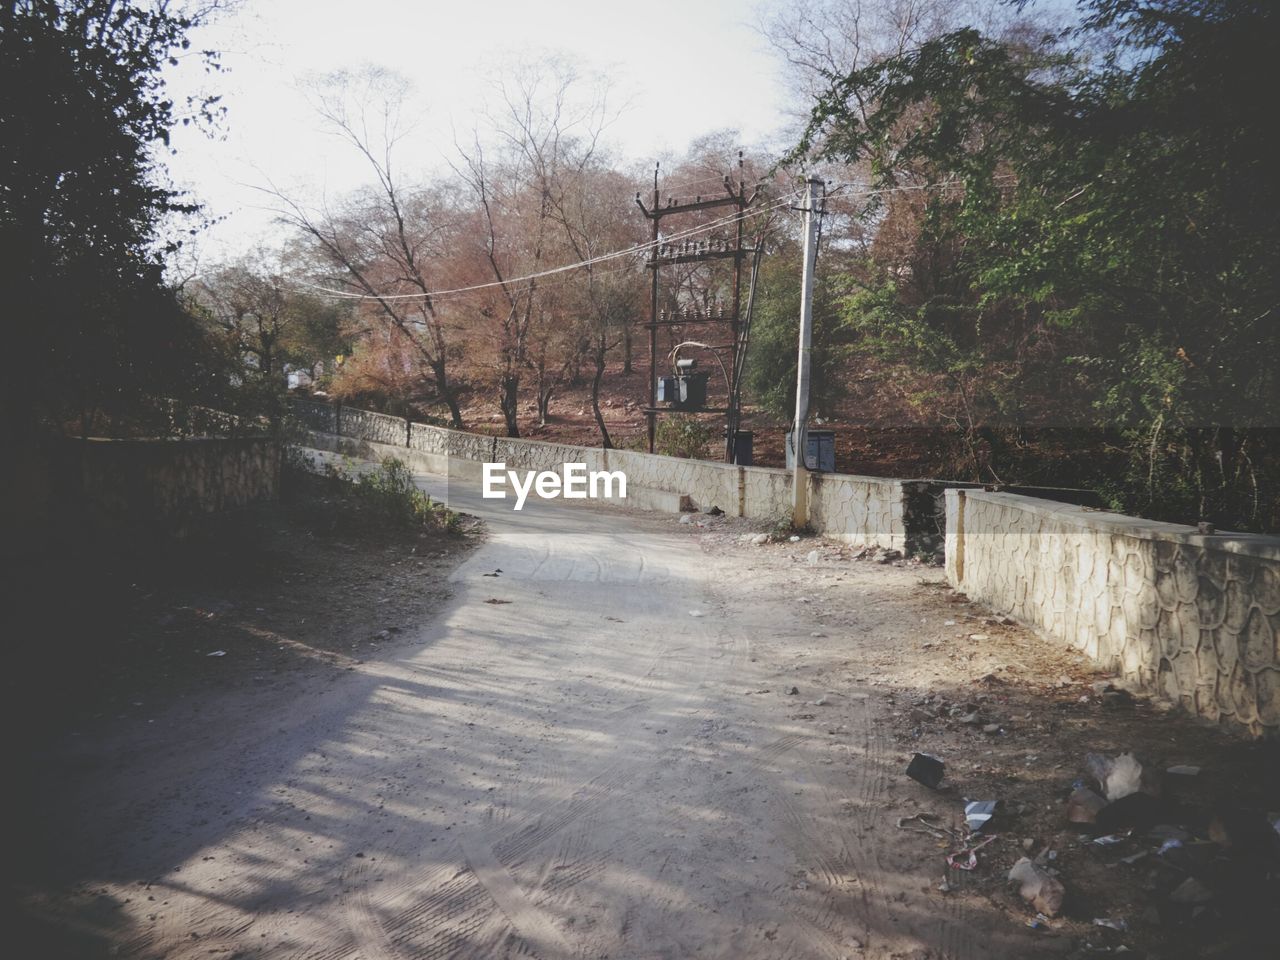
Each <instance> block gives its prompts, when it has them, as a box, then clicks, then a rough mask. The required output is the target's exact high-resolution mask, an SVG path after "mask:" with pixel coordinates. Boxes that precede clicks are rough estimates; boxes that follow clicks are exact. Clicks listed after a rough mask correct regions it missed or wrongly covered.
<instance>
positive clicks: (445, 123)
mask: <svg viewBox="0 0 1280 960" xmlns="http://www.w3.org/2000/svg"><path fill="white" fill-rule="evenodd" d="M755 23H756V2H755V0H741V2H732V0H644V2H635V3H619V2H616V0H524V2H521V0H448V2H441V0H243V3H242V6H241V8H240V10H239V11H237V12H236V13H235V14H233V15H231V16H226V17H224V18H223V19H222V20H221V21H220V22H218V23H216V24H214V25H212V26H210V27H206V28H204V29H203V30H202V31H200V32H199V33H198V34H197V35H195V36H194V37H193V41H194V42H195V44H196V45H197V46H202V47H211V48H214V49H218V50H221V51H222V52H223V64H224V66H225V67H226V68H227V69H226V70H225V71H224V72H223V73H222V74H221V75H215V76H213V77H210V78H203V77H198V76H195V75H194V74H193V73H191V72H189V71H186V70H185V69H180V70H179V71H178V72H177V75H176V77H175V79H174V91H175V92H176V93H180V94H181V93H185V92H187V91H188V90H191V89H194V86H193V85H194V84H196V83H203V84H205V85H206V86H208V87H211V88H212V89H213V90H215V91H216V92H220V93H222V94H223V98H224V99H223V102H224V104H225V105H226V107H227V108H228V115H227V119H226V130H225V139H222V140H217V141H212V140H209V139H207V138H206V137H204V136H203V135H201V134H195V133H192V132H190V131H180V135H179V136H176V137H175V140H174V145H175V146H176V147H177V149H178V155H177V156H176V157H173V158H171V160H170V169H171V171H172V173H173V176H174V178H175V180H176V181H177V183H178V184H179V185H180V186H183V187H186V188H189V189H191V190H192V191H193V192H194V193H195V195H196V196H197V197H198V198H199V199H200V200H202V201H203V202H204V203H205V204H206V208H207V212H208V213H210V214H212V215H214V216H220V217H224V218H225V219H224V221H223V222H222V223H220V224H219V225H217V226H216V227H215V228H214V229H213V230H212V232H211V234H210V235H208V236H206V237H204V238H202V239H201V241H200V243H199V246H200V249H201V251H202V254H203V256H204V257H212V258H221V257H225V256H234V255H235V254H236V253H238V252H240V251H242V250H244V249H245V248H246V247H248V246H251V245H252V244H253V243H255V242H257V241H265V242H267V243H268V244H270V243H271V241H272V239H273V238H278V237H279V235H280V228H278V227H275V226H273V225H272V222H271V214H270V212H269V211H268V210H267V209H265V207H267V206H268V205H269V202H270V201H269V199H268V198H266V197H265V196H264V195H263V194H262V193H261V192H260V191H259V190H256V189H254V188H255V187H264V186H267V185H268V183H270V182H274V183H275V184H277V185H278V186H280V187H281V188H284V189H286V190H287V191H289V192H290V193H291V194H295V195H303V196H310V197H313V198H314V197H319V196H320V195H321V194H322V193H324V194H328V195H329V196H334V195H340V194H342V193H343V192H345V191H347V190H349V189H351V188H353V187H355V186H358V185H360V184H361V183H363V182H365V181H366V180H367V179H368V175H367V169H366V167H364V166H362V163H361V160H360V158H359V157H358V156H357V155H356V154H355V152H354V151H353V150H352V148H351V147H350V146H349V145H346V144H344V143H342V142H340V141H338V140H337V139H335V138H334V137H333V136H331V135H328V134H326V133H325V132H324V131H323V128H322V125H321V123H320V121H319V120H318V118H317V117H316V116H315V114H314V111H313V109H312V107H311V106H310V105H309V104H308V102H307V100H306V99H305V97H304V95H303V94H302V92H301V89H300V81H303V80H305V78H306V77H307V76H309V75H315V74H322V73H327V72H330V71H333V70H338V69H342V68H357V67H359V66H361V65H364V64H368V63H374V64H377V65H379V66H383V67H388V68H392V69H394V70H397V71H399V72H401V73H403V74H404V75H405V76H407V77H408V78H409V79H410V80H411V81H412V82H413V84H414V86H415V91H416V100H415V105H416V107H417V110H418V116H417V117H415V120H416V123H417V128H418V129H417V136H416V138H415V139H414V140H413V141H412V143H411V145H410V151H411V153H412V156H407V157H406V158H405V160H404V161H403V162H404V163H406V165H407V166H409V167H411V168H415V169H418V170H422V171H427V170H431V169H438V168H440V167H441V166H442V164H443V159H444V157H445V156H446V155H447V154H448V153H449V152H450V150H451V149H452V137H453V134H452V132H451V131H452V130H453V129H457V130H458V131H459V132H460V133H461V134H462V135H464V136H465V134H466V133H467V131H469V130H470V129H471V128H472V127H473V125H474V123H475V119H474V118H475V114H476V111H477V109H479V108H480V106H481V104H482V103H483V98H484V97H485V96H486V95H488V90H489V87H488V78H489V77H492V76H493V75H494V73H495V72H497V71H499V70H500V68H501V66H502V65H503V64H504V63H507V62H510V61H511V60H512V58H527V57H528V56H530V55H538V54H540V53H555V54H561V55H565V56H567V57H569V58H571V59H572V60H574V61H576V62H578V63H580V64H581V65H582V67H583V68H584V69H585V70H588V71H590V70H594V71H602V72H605V73H607V74H608V75H609V76H610V77H611V78H612V80H613V81H614V83H615V85H616V90H617V93H616V99H617V102H618V105H619V106H622V105H623V102H624V101H626V102H627V104H628V106H627V107H626V109H625V110H624V112H623V113H622V115H621V116H620V117H619V119H618V120H617V121H616V123H615V125H614V126H613V127H612V128H611V130H610V134H609V137H608V139H609V141H610V143H611V144H612V145H613V147H614V148H615V149H616V150H618V151H620V152H621V153H622V154H624V156H625V157H626V158H628V159H629V160H635V161H641V162H644V163H650V162H652V160H654V159H657V158H660V157H662V156H663V155H664V154H670V153H672V152H676V153H678V152H680V151H682V150H683V149H684V148H685V147H686V146H687V145H688V144H689V142H690V141H691V140H693V139H694V138H696V137H698V136H700V135H702V134H706V133H710V132H712V131H715V130H724V129H736V130H739V131H740V132H741V134H742V139H743V141H744V143H745V144H748V145H749V144H755V143H760V142H763V141H766V140H769V139H770V138H771V137H773V136H774V135H775V134H776V133H777V131H778V129H779V128H780V127H781V126H782V125H783V124H784V122H785V119H786V118H785V116H784V109H785V90H784V86H783V83H782V78H781V73H780V66H779V62H778V60H777V59H776V57H775V56H774V54H773V53H772V52H771V51H770V49H769V48H768V45H767V43H766V41H765V40H764V39H763V38H762V37H761V36H760V34H759V33H758V31H757V30H756V29H755ZM726 159H728V158H726Z"/></svg>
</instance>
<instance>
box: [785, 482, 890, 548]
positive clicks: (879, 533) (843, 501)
mask: <svg viewBox="0 0 1280 960" xmlns="http://www.w3.org/2000/svg"><path fill="white" fill-rule="evenodd" d="M809 483H810V487H809V517H810V522H811V524H812V526H813V528H814V529H815V530H817V531H820V532H822V533H824V534H826V535H827V536H832V537H836V538H838V539H841V540H846V541H849V542H851V543H855V544H859V545H866V546H876V547H884V548H885V549H887V550H902V549H904V548H905V547H906V543H907V535H906V516H905V511H904V503H903V490H902V481H901V480H885V479H881V478H879V477H855V476H848V475H845V474H839V473H814V474H810V477H809Z"/></svg>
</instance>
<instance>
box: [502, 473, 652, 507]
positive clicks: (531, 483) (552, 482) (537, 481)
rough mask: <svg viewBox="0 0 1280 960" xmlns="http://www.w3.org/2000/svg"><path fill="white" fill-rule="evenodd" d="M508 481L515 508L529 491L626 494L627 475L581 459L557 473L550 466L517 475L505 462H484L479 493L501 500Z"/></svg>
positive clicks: (568, 495)
mask: <svg viewBox="0 0 1280 960" xmlns="http://www.w3.org/2000/svg"><path fill="white" fill-rule="evenodd" d="M508 485H510V487H511V489H512V490H514V491H515V496H516V505H515V508H516V509H517V510H519V509H521V508H522V507H524V502H525V500H526V499H527V498H528V496H529V493H530V492H531V491H532V492H534V493H537V495H538V496H539V497H543V498H545V499H550V498H553V497H564V498H565V499H566V500H586V499H587V498H591V499H593V500H598V499H600V498H601V497H603V498H605V499H612V498H614V497H618V498H619V499H623V500H625V499H626V497H627V475H626V474H625V473H623V472H622V471H621V470H591V471H588V470H587V465H586V464H585V463H566V464H564V465H563V468H562V469H561V471H560V472H559V473H556V471H554V470H526V471H525V472H524V477H523V478H521V476H520V474H519V472H518V471H516V470H508V469H507V465H506V464H505V463H486V464H485V465H484V484H483V486H482V487H481V490H480V495H481V496H482V497H484V498H485V499H486V500H505V499H506V496H507V491H506V490H505V489H504V488H505V487H506V486H508ZM615 491H616V492H615Z"/></svg>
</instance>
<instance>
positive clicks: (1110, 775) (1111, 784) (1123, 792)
mask: <svg viewBox="0 0 1280 960" xmlns="http://www.w3.org/2000/svg"><path fill="white" fill-rule="evenodd" d="M1084 765H1085V768H1086V769H1087V770H1088V771H1089V775H1090V776H1092V777H1093V779H1094V780H1096V781H1097V783H1098V786H1099V787H1101V788H1102V793H1103V795H1104V796H1106V798H1107V799H1108V800H1111V801H1115V800H1121V799H1123V798H1124V797H1127V796H1129V795H1130V794H1131V793H1138V792H1139V791H1141V792H1143V793H1149V794H1151V795H1152V796H1159V795H1160V789H1159V785H1158V784H1157V783H1155V782H1154V781H1153V780H1152V778H1151V777H1149V776H1146V775H1144V773H1143V768H1142V764H1141V763H1139V762H1138V759H1137V757H1135V756H1134V755H1133V754H1132V753H1122V754H1120V756H1118V757H1114V758H1113V757H1107V756H1104V755H1102V754H1100V753H1090V754H1086V755H1085V758H1084Z"/></svg>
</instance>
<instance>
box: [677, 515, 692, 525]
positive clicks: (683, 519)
mask: <svg viewBox="0 0 1280 960" xmlns="http://www.w3.org/2000/svg"><path fill="white" fill-rule="evenodd" d="M680 522H681V523H693V517H691V516H689V514H687V513H682V514H680Z"/></svg>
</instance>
